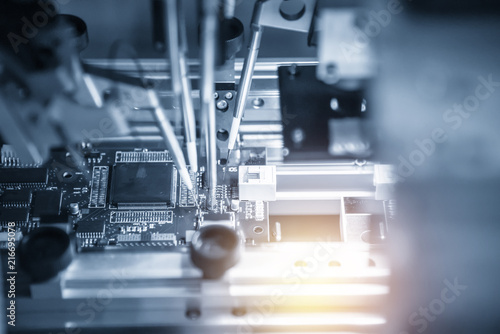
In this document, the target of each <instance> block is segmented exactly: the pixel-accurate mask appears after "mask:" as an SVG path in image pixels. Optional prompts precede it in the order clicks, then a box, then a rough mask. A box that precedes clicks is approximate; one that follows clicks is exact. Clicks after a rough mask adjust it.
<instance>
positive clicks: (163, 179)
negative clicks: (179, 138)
mask: <svg viewBox="0 0 500 334" xmlns="http://www.w3.org/2000/svg"><path fill="white" fill-rule="evenodd" d="M176 175H177V172H176V170H175V168H174V166H173V164H172V163H166V164H165V163H125V164H123V163H120V164H116V165H115V166H114V167H113V175H112V178H111V179H112V184H111V202H112V203H113V204H114V205H117V206H118V207H119V208H120V207H121V206H125V207H130V206H141V207H151V206H152V207H157V206H158V207H172V206H174V205H175V194H176V190H175V189H176V187H175V185H176V180H177V176H176Z"/></svg>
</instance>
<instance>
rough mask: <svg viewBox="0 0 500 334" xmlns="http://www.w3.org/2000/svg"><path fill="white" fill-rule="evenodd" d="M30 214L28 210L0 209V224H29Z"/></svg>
mask: <svg viewBox="0 0 500 334" xmlns="http://www.w3.org/2000/svg"><path fill="white" fill-rule="evenodd" d="M29 213H30V212H29V209H28V208H9V209H6V208H0V222H2V223H7V222H27V221H28V218H29Z"/></svg>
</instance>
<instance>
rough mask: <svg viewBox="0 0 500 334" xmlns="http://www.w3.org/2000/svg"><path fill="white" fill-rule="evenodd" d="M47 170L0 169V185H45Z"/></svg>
mask: <svg viewBox="0 0 500 334" xmlns="http://www.w3.org/2000/svg"><path fill="white" fill-rule="evenodd" d="M47 177H48V170H47V168H1V169H0V183H5V184H19V183H43V184H45V183H47Z"/></svg>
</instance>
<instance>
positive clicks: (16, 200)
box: [0, 189, 31, 206]
mask: <svg viewBox="0 0 500 334" xmlns="http://www.w3.org/2000/svg"><path fill="white" fill-rule="evenodd" d="M30 202H31V190H29V189H21V190H6V191H5V192H4V193H3V194H2V195H1V196H0V203H2V204H3V205H4V206H6V205H21V206H22V205H28V204H29V203H30Z"/></svg>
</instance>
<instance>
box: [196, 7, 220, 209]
mask: <svg viewBox="0 0 500 334" xmlns="http://www.w3.org/2000/svg"><path fill="white" fill-rule="evenodd" d="M200 4H201V6H202V15H203V18H202V23H201V58H202V59H201V63H202V64H201V112H202V114H203V115H204V116H203V117H206V122H205V124H206V131H205V134H206V136H207V138H206V145H207V179H208V188H209V199H208V205H209V208H210V209H213V208H214V207H215V205H216V187H217V146H216V144H217V142H216V127H215V103H214V94H215V51H216V48H217V34H218V31H217V30H218V22H217V20H218V18H217V12H218V1H217V0H204V1H200Z"/></svg>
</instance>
